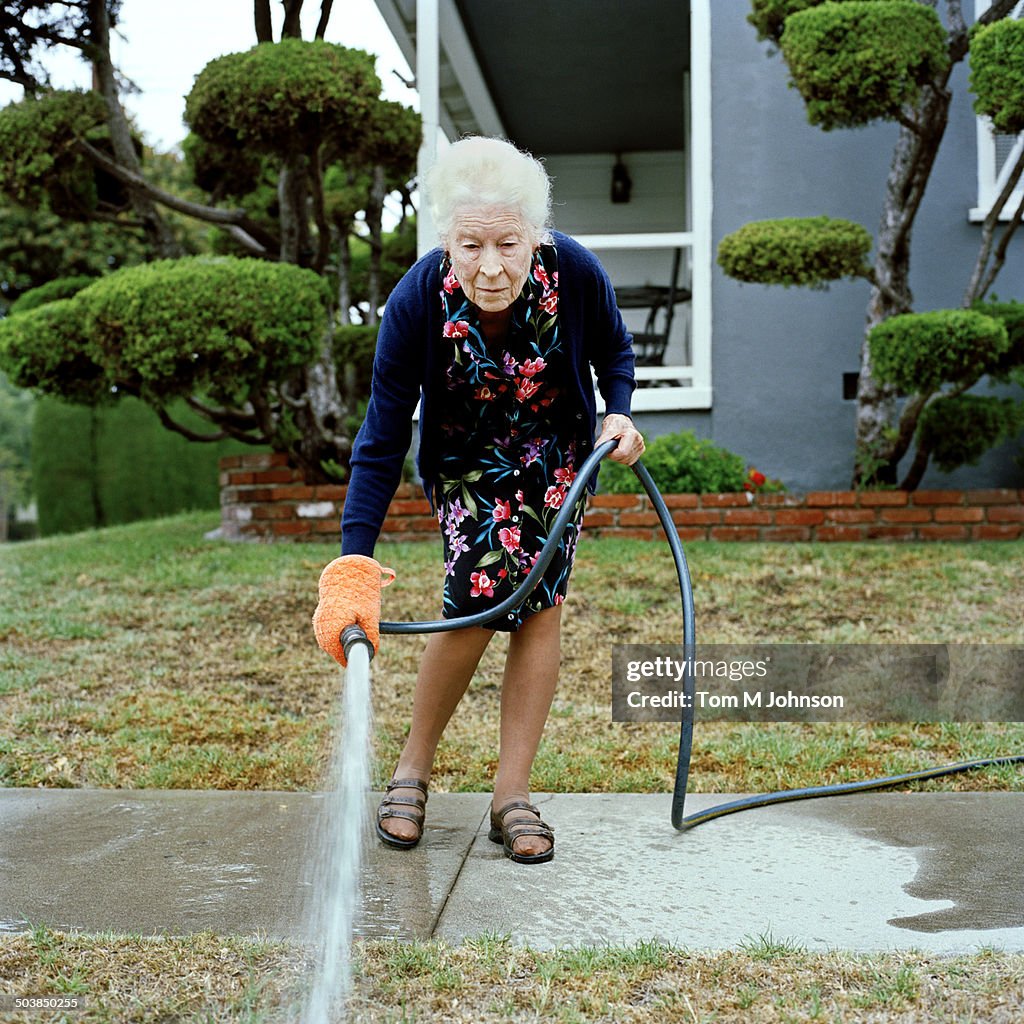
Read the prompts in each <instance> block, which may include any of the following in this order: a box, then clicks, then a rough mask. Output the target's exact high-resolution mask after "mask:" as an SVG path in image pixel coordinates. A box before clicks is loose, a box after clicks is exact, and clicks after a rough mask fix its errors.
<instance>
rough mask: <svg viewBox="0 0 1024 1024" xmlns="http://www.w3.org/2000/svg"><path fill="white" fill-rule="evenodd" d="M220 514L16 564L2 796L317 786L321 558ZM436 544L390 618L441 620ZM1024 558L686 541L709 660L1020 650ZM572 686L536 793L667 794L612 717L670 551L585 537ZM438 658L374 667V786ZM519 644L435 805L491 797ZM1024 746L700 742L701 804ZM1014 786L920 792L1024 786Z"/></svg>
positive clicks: (7, 615)
mask: <svg viewBox="0 0 1024 1024" xmlns="http://www.w3.org/2000/svg"><path fill="white" fill-rule="evenodd" d="M214 525H216V523H215V520H214V519H212V518H211V517H210V516H209V515H208V514H193V515H186V516H177V517H173V518H170V519H166V520H161V521H157V522H149V523H139V524H133V525H131V526H125V527H116V528H113V529H108V530H101V531H96V532H93V533H84V534H78V535H74V536H69V537H59V538H52V539H49V540H44V541H36V542H31V543H27V544H18V545H7V546H5V547H3V548H0V588H2V592H3V593H4V601H3V605H2V607H0V641H2V646H0V708H2V709H3V712H4V713H3V715H2V716H0V784H2V785H6V786H38V785H42V786H115V787H160V788H165V787H167V788H170V787H173V788H181V789H188V788H218V789H313V788H316V787H317V785H318V782H319V779H320V778H321V773H322V769H323V764H324V759H325V757H326V751H327V745H328V738H329V732H330V721H331V715H332V712H333V708H334V706H335V704H336V700H337V690H338V687H339V686H340V673H339V671H338V670H337V669H336V667H335V666H334V664H333V662H331V661H329V660H328V659H327V658H326V657H324V656H323V655H322V654H321V653H320V652H319V650H318V649H317V648H316V646H315V643H314V640H313V635H312V629H311V628H310V625H309V619H310V615H311V613H312V609H313V606H314V604H315V595H316V580H317V577H318V575H319V573H320V569H321V568H322V566H323V565H324V563H325V562H326V561H328V560H329V558H330V557H332V556H333V554H334V552H333V550H332V549H331V548H330V547H328V546H326V545H311V544H309V545H290V544H288V545H276V546H275V545H237V544H228V543H223V542H209V541H205V540H203V532H204V531H205V530H208V529H211V528H212V527H213V526H214ZM435 547H436V545H434V544H431V543H424V544H404V545H391V546H388V547H387V548H385V549H384V552H383V554H382V558H384V559H385V560H386V561H388V562H389V563H392V564H394V565H395V566H396V567H397V568H398V572H399V578H398V581H397V582H396V583H395V584H394V585H393V586H391V587H389V588H388V589H387V590H386V591H385V592H384V615H385V617H386V618H390V619H399V620H401V619H417V618H419V619H423V618H432V617H435V616H436V615H437V614H438V612H439V592H438V574H437V564H436V561H437V559H436V555H437V552H436V550H435ZM1022 552H1024V544H1022V543H1017V542H1015V543H995V542H993V543H976V544H959V545H958V544H930V545H929V544H920V545H905V544H879V545H874V544H862V545H853V544H850V545H846V544H819V545H813V544H760V545H758V544H710V543H702V544H691V545H689V546H688V548H687V554H688V558H689V562H690V567H691V572H692V574H693V584H694V596H695V604H696V609H697V628H698V639H699V640H701V641H705V642H727V641H740V640H743V641H752V642H765V641H772V642H787V641H789V642H807V641H822V642H856V643H869V642H920V643H926V642H946V641H953V642H975V643H1020V642H1021V641H1022V639H1024V623H1022V619H1021V614H1020V609H1021V608H1022V607H1024V575H1022V574H1021V573H1020V571H1019V567H1020V563H1021V554H1022ZM564 623H565V625H564V630H563V634H564V638H563V652H562V673H561V681H560V684H559V690H558V693H557V694H556V698H555V703H554V706H553V708H552V714H551V718H550V721H549V723H548V727H547V730H546V733H545V739H544V742H543V744H542V747H541V751H540V754H539V756H538V758H537V762H536V766H535V770H534V775H533V780H532V781H533V787H534V788H535V789H537V790H545V791H554V792H598V791H612V792H664V791H665V790H667V789H668V788H670V785H671V779H672V776H673V772H674V765H675V758H676V742H677V737H676V734H677V729H676V727H674V726H672V725H670V724H668V725H666V724H660V725H655V724H638V723H628V724H622V723H613V722H611V720H610V717H611V716H610V680H609V676H610V660H611V646H612V644H613V643H617V642H627V641H628V642H635V643H644V642H646V643H657V642H666V643H668V642H676V641H678V640H679V638H680V629H681V626H680V621H679V603H678V597H677V590H676V583H675V574H674V570H673V566H672V560H671V557H670V555H669V553H668V550H667V548H666V547H664V546H662V545H658V544H652V543H648V542H643V541H625V540H610V539H609V540H589V541H585V542H584V543H583V544H581V546H580V551H579V557H578V563H577V569H576V574H575V579H574V582H573V587H572V591H571V594H570V599H569V601H568V602H567V603H566V605H565V611H564ZM424 643H425V638H423V637H415V636H392V637H386V638H385V639H384V642H383V645H382V648H381V651H380V654H379V655H378V657H377V658H376V659H375V661H374V684H373V685H374V714H375V721H376V727H377V761H376V768H375V781H376V783H377V784H378V785H380V784H382V783H383V781H384V780H385V779H386V778H387V777H388V776H389V775H390V772H391V768H392V765H393V762H394V760H395V758H396V757H397V754H398V751H399V750H400V748H401V744H402V742H403V740H404V735H405V732H406V730H407V728H408V715H409V708H410V705H411V699H412V689H413V682H414V680H415V675H416V670H417V667H418V664H419V659H420V655H421V652H422V649H423V645H424ZM505 643H506V639H505V638H504V637H497V638H496V639H495V640H494V641H493V642H492V645H491V649H490V650H488V652H487V653H486V654H485V656H484V659H483V662H482V664H481V667H480V671H479V672H478V674H477V678H476V679H475V681H474V683H473V685H472V686H471V688H470V690H469V693H468V694H467V695H466V698H465V699H464V700H463V702H462V704H461V705H460V707H459V709H458V712H457V713H456V715H455V717H454V719H453V721H452V723H451V725H450V726H449V729H448V731H447V733H446V735H445V739H444V741H443V742H442V745H441V748H440V751H439V753H438V759H437V763H436V766H435V774H434V777H433V779H432V782H431V787H432V789H434V790H435V791H445V790H449V791H453V790H465V791H479V790H485V789H487V788H489V786H490V781H491V778H492V776H493V772H494V769H495V766H496V753H497V739H498V733H497V729H498V714H497V711H498V698H499V690H500V681H501V669H502V660H503V653H504V647H505ZM1022 749H1024V726H1021V725H1000V724H991V723H989V724H984V725H974V724H959V725H949V724H947V725H899V726H887V725H880V726H870V727H868V726H861V725H856V724H836V725H793V724H786V723H777V724H774V723H773V724H765V723H754V724H750V723H748V724H732V723H726V722H698V725H697V731H696V742H695V748H694V759H693V767H694V771H693V774H692V776H691V778H692V788H693V789H694V790H695V791H705V792H725V791H732V792H751V791H762V790H766V789H779V788H790V787H799V786H807V785H815V784H820V783H823V782H844V781H849V780H851V779H857V778H864V777H866V776H872V775H878V774H892V773H896V772H902V771H911V770H914V769H918V768H921V767H925V766H929V765H933V764H938V763H943V762H947V761H956V760H963V759H967V758H974V757H984V756H990V755H994V754H999V753H1012V752H1016V751H1019V750H1022ZM1021 779H1022V773H1021V772H1020V771H1019V769H1013V768H1008V769H1004V770H1000V771H993V772H979V773H972V774H968V775H961V776H954V777H951V778H948V779H941V780H934V781H930V782H927V783H917V784H915V787H916V788H923V789H939V788H941V789H951V788H952V789H1008V788H1021V786H1022V781H1021Z"/></svg>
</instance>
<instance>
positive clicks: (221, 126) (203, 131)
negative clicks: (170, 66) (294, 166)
mask: <svg viewBox="0 0 1024 1024" xmlns="http://www.w3.org/2000/svg"><path fill="white" fill-rule="evenodd" d="M380 88H381V85H380V79H379V78H378V77H377V73H376V71H375V70H374V58H373V57H372V56H370V55H369V54H367V53H365V52H364V51H362V50H353V49H349V48H348V47H346V46H338V45H336V44H334V43H327V42H324V41H323V40H322V39H317V40H313V41H312V42H307V41H304V40H302V39H282V40H281V41H280V42H278V43H260V44H259V45H258V46H254V47H253V48H252V49H251V50H247V51H246V52H244V53H229V54H227V55H225V56H223V57H218V58H217V59H216V60H212V61H210V63H209V64H207V65H206V67H204V68H203V70H202V71H201V72H200V73H199V74H198V75H197V76H196V80H195V84H194V85H193V86H192V90H191V92H190V93H189V94H188V97H187V98H186V102H185V121H186V123H187V124H188V125H189V127H190V128H191V129H192V130H193V131H194V132H195V133H196V134H197V135H199V136H201V137H202V138H203V139H206V140H207V141H208V142H211V143H215V144H218V145H222V146H225V147H228V148H230V147H233V146H237V145H238V144H239V143H244V144H245V145H246V146H251V147H255V148H257V149H262V150H266V151H270V152H275V153H280V152H286V151H290V150H294V149H298V150H300V151H302V152H309V151H310V150H311V149H312V148H313V147H314V146H316V145H318V144H319V143H320V142H321V141H324V140H325V139H328V140H330V141H331V142H332V143H333V144H334V145H337V146H339V147H341V148H342V149H345V150H347V149H351V148H355V147H356V146H357V145H358V142H359V140H360V138H361V137H362V136H363V135H364V134H365V131H366V126H367V120H368V117H369V115H370V112H371V107H372V105H373V103H374V102H375V101H376V100H377V97H378V96H379V95H380Z"/></svg>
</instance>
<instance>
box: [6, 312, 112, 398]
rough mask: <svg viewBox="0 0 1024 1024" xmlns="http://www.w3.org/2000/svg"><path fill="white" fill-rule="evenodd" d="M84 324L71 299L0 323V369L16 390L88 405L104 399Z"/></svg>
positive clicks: (105, 384)
mask: <svg viewBox="0 0 1024 1024" xmlns="http://www.w3.org/2000/svg"><path fill="white" fill-rule="evenodd" d="M79 294H80V293H79ZM83 319H84V317H83V312H82V308H81V305H80V304H79V301H78V297H77V296H75V297H74V298H70V299H56V300H54V301H51V302H47V303H46V304H45V305H42V306H37V307H36V308H35V309H30V310H29V311H28V312H26V313H18V314H17V315H15V316H7V317H5V318H4V319H3V320H0V369H3V371H4V372H5V373H6V374H7V376H8V377H9V378H10V379H11V382H12V383H13V384H16V385H17V386H18V387H19V388H31V389H32V390H33V391H37V392H39V393H41V394H50V395H58V396H62V397H65V398H66V399H67V400H68V401H70V402H81V403H84V404H87V405H93V404H95V403H97V402H102V401H104V400H107V399H109V398H110V397H111V392H110V388H111V381H110V378H109V375H108V373H107V370H106V368H105V367H103V366H102V365H100V364H99V363H98V362H97V361H96V360H95V359H94V358H93V357H92V354H91V352H90V347H89V343H88V339H87V338H86V336H85V334H84V333H83V331H82V325H83Z"/></svg>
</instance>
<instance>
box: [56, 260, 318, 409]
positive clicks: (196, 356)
mask: <svg viewBox="0 0 1024 1024" xmlns="http://www.w3.org/2000/svg"><path fill="white" fill-rule="evenodd" d="M76 301H78V302H80V303H81V304H82V308H83V312H84V315H85V334H86V335H87V337H88V339H89V348H90V352H91V353H94V354H95V355H94V358H95V359H96V361H97V362H99V363H101V364H102V365H104V366H106V367H107V368H108V372H109V373H110V374H111V376H112V377H113V378H114V379H115V380H118V381H124V382H125V383H126V385H127V386H129V387H130V388H132V389H137V390H138V391H139V393H140V394H142V395H143V397H146V398H149V399H155V400H157V401H163V400H165V399H167V398H170V397H177V396H181V395H186V394H190V393H192V392H194V391H199V392H200V393H203V394H208V395H211V396H212V397H214V398H215V399H217V400H219V401H223V402H227V403H230V404H235V403H239V402H244V401H245V400H246V399H247V398H248V396H249V393H250V392H252V391H254V390H260V391H262V390H263V388H264V386H265V385H266V384H267V382H270V381H277V380H281V379H283V378H286V377H287V376H289V375H290V374H292V373H296V372H299V371H301V370H302V368H303V367H305V366H306V365H307V364H308V363H309V362H310V361H311V360H312V359H313V358H314V357H315V355H316V352H317V351H318V349H319V346H320V344H321V343H322V341H323V337H324V332H325V331H326V327H327V312H326V306H325V304H324V282H323V280H322V279H321V278H320V277H319V276H318V275H317V274H315V273H313V271H311V270H304V269H302V268H301V267H297V266H294V265H293V264H289V263H268V262H264V261H262V260H256V259H241V258H237V257H231V256H220V257H202V256H197V257H190V258H186V259H180V260H158V261H156V262H153V263H145V264H142V265H141V266H137V267H129V268H127V269H125V270H120V271H118V272H117V273H116V274H110V275H108V276H107V277H104V278H102V279H101V280H99V281H97V282H96V283H95V284H94V285H92V286H91V287H89V288H87V289H85V291H83V292H80V293H79V295H78V298H77V300H76Z"/></svg>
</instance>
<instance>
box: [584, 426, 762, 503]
mask: <svg viewBox="0 0 1024 1024" xmlns="http://www.w3.org/2000/svg"><path fill="white" fill-rule="evenodd" d="M643 463H644V465H645V466H646V467H647V471H648V472H649V473H650V474H651V476H652V477H653V478H654V482H655V483H656V484H657V485H658V490H659V491H661V492H662V493H664V494H716V493H719V492H723V491H724V492H730V491H742V490H752V489H764V490H769V489H776V490H777V489H779V487H780V485H779V484H778V482H777V481H767V480H766V479H765V478H764V476H763V475H762V474H759V473H756V471H753V472H749V471H748V469H747V464H746V462H745V461H744V460H743V459H742V458H741V457H740V456H739V455H735V454H734V453H733V452H730V451H728V450H727V449H725V448H720V447H719V446H718V445H716V444H715V443H714V442H712V441H709V440H708V439H707V438H699V437H697V435H696V434H694V432H693V431H692V430H681V431H679V432H678V433H674V434H663V435H662V436H661V437H658V438H655V439H654V440H653V441H652V442H651V443H650V444H649V445H648V446H647V451H646V452H645V453H644V457H643ZM755 474H756V475H755ZM600 481H601V490H602V491H603V492H605V493H607V494H636V493H637V492H640V491H642V490H643V484H641V483H640V481H639V480H638V479H637V477H636V474H635V473H634V472H633V470H632V469H630V468H629V467H628V466H623V465H621V464H619V463H616V462H609V461H607V460H605V462H604V463H603V464H602V466H601V475H600Z"/></svg>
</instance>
